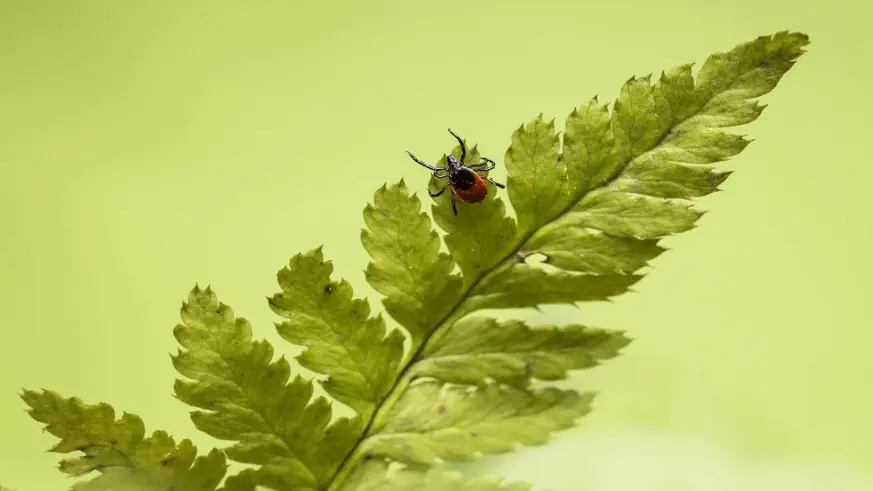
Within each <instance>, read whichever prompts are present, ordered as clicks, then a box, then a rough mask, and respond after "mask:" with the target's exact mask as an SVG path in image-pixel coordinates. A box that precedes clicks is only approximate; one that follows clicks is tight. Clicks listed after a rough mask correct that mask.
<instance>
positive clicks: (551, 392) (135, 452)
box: [22, 32, 809, 491]
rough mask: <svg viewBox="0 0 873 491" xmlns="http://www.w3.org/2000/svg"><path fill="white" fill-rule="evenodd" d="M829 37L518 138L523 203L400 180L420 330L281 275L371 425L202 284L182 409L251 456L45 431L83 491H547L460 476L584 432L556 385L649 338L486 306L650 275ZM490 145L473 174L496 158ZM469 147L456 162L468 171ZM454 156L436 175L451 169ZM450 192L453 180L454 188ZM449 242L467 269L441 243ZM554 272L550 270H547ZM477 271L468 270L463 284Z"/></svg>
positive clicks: (728, 56)
mask: <svg viewBox="0 0 873 491" xmlns="http://www.w3.org/2000/svg"><path fill="white" fill-rule="evenodd" d="M808 43H809V40H808V38H807V36H806V35H804V34H799V33H789V32H780V33H777V34H775V35H773V36H762V37H760V38H758V39H756V40H753V41H751V42H749V43H745V44H742V45H740V46H737V47H736V48H734V49H733V50H732V51H730V52H727V53H721V54H716V55H713V56H711V57H710V58H709V59H708V60H707V61H706V63H704V64H703V66H702V67H701V69H700V71H699V73H698V74H697V77H696V78H695V77H694V76H693V75H692V66H691V65H690V64H686V65H681V66H679V67H676V68H674V69H672V70H669V71H667V72H665V73H662V74H661V76H660V77H659V78H658V80H657V81H656V82H654V83H653V82H652V80H651V77H650V76H644V77H634V78H631V79H630V80H628V81H627V82H626V83H625V84H624V85H623V87H622V88H621V91H620V93H619V96H618V98H617V100H616V101H615V103H614V105H613V107H612V110H610V108H609V107H608V105H606V104H601V103H600V102H599V101H598V100H597V98H594V99H592V100H590V101H589V102H587V103H586V104H583V105H582V106H581V107H579V108H576V109H574V110H573V111H572V112H571V113H570V115H569V116H568V118H567V120H566V124H565V131H564V133H563V135H561V133H560V132H559V130H558V129H557V128H556V126H555V122H554V120H548V121H547V120H546V119H544V118H543V116H542V115H539V116H538V117H536V118H535V119H533V120H532V121H531V122H529V123H527V124H524V125H521V126H520V127H519V128H518V129H517V130H515V132H514V133H513V134H512V137H511V142H510V145H509V148H508V149H507V151H506V152H505V154H504V164H505V166H506V169H507V174H508V176H507V187H506V196H507V197H508V200H509V204H511V207H512V209H513V210H514V212H515V218H513V217H511V216H510V215H509V214H508V210H507V205H506V203H504V201H503V198H502V194H501V193H496V192H490V193H489V195H488V196H487V198H486V199H485V200H484V201H482V202H480V203H478V204H476V205H470V206H463V207H462V208H461V213H460V215H459V216H455V215H454V213H453V212H452V211H451V204H450V196H449V194H445V195H443V196H440V197H438V198H434V201H433V202H432V208H431V211H432V215H433V217H434V220H433V221H432V220H431V218H430V217H429V216H428V215H427V214H426V213H425V212H424V211H423V210H422V202H421V200H420V199H419V198H418V197H417V196H416V195H414V194H412V193H411V192H410V191H409V189H408V188H407V186H406V185H405V183H404V182H403V181H402V180H401V181H400V182H398V183H397V184H394V185H391V186H389V185H387V184H386V185H384V186H382V187H381V188H380V189H379V190H378V191H377V192H376V193H375V195H374V199H373V202H372V203H370V204H368V205H367V206H366V208H365V209H364V214H363V215H364V222H365V224H366V228H365V229H364V230H362V232H361V241H362V243H363V246H364V248H365V249H366V251H367V253H368V254H369V256H370V259H371V260H370V263H369V265H368V267H367V270H366V279H367V281H368V282H369V284H370V285H371V286H372V287H373V288H374V289H375V290H376V291H377V292H379V293H380V294H381V295H382V296H383V298H382V303H383V305H384V307H385V311H386V312H387V314H388V315H389V316H391V318H393V319H394V321H396V322H397V324H399V326H400V327H401V328H403V329H404V330H405V331H406V332H407V333H408V334H409V338H410V341H411V343H410V344H411V349H410V350H409V351H408V352H406V353H404V346H403V344H404V336H403V334H402V333H401V331H399V330H389V329H388V328H387V326H386V323H385V320H384V319H383V318H382V317H381V316H380V315H378V314H377V315H371V312H370V308H369V306H368V304H367V302H366V300H365V299H361V298H355V297H354V293H353V291H352V287H351V285H350V284H349V283H348V282H346V281H345V280H342V279H340V280H335V279H332V278H331V275H332V273H333V266H332V264H331V262H330V261H327V260H325V259H324V255H323V253H322V250H321V248H318V249H313V250H311V251H309V252H307V253H305V254H298V255H296V256H294V257H293V258H292V259H291V261H290V263H289V264H288V266H287V267H285V268H283V269H282V270H281V271H280V272H279V273H278V275H277V279H278V283H279V287H280V289H281V291H280V292H279V293H276V294H274V295H273V296H272V297H270V298H269V299H268V300H269V305H270V308H271V309H272V310H273V311H274V312H275V313H276V314H277V315H279V316H280V317H282V318H283V321H282V322H281V323H277V324H276V329H277V331H278V333H279V334H280V335H281V336H282V337H283V338H284V339H285V340H287V341H289V342H291V343H293V344H295V345H298V346H302V347H303V348H304V350H303V352H302V354H301V355H300V356H298V357H297V360H298V361H299V362H300V364H301V365H302V366H304V367H306V368H308V369H310V370H312V371H314V372H316V373H317V374H320V375H323V376H325V378H324V380H322V381H321V384H322V386H323V388H324V389H325V391H326V393H327V395H328V396H330V397H331V398H332V399H334V400H336V401H338V402H341V403H343V404H345V405H347V406H349V407H350V408H351V409H352V410H353V411H354V412H355V414H356V415H355V416H354V417H351V418H345V417H343V418H334V417H333V414H332V413H333V410H332V405H331V402H330V401H329V400H328V399H327V398H326V397H314V393H313V392H314V386H313V383H312V381H310V380H306V379H304V378H303V377H301V376H299V375H297V376H294V377H292V374H291V367H290V364H289V363H288V361H287V360H286V359H285V358H284V357H281V356H280V357H279V358H278V359H275V360H274V348H273V346H272V345H271V344H269V343H267V342H266V341H256V340H253V336H252V328H251V326H250V324H249V323H248V321H246V320H245V319H242V318H237V317H236V316H235V315H234V313H233V311H232V310H231V309H230V307H228V306H227V305H224V304H222V303H220V302H219V300H218V297H217V296H216V295H215V293H214V292H213V291H212V290H211V289H210V288H206V289H201V288H199V287H196V286H195V288H194V289H193V290H192V291H191V292H190V294H189V296H188V301H187V302H185V303H184V304H183V306H182V309H181V318H182V323H181V324H180V325H178V326H176V328H175V330H174V335H175V337H176V339H177V341H178V342H179V344H180V346H181V348H180V350H179V351H178V353H176V354H175V355H173V357H172V361H173V364H174V366H175V368H176V370H177V371H178V372H179V374H180V375H181V376H182V377H183V378H180V379H178V380H177V381H176V384H175V393H176V397H177V398H178V399H180V400H181V401H183V402H184V403H186V404H188V405H190V406H192V407H193V408H194V411H193V412H192V413H191V419H192V420H193V422H194V424H195V426H196V427H197V428H198V429H200V430H201V431H203V432H205V433H207V434H209V435H211V436H213V437H215V438H218V439H220V440H224V441H227V442H229V443H228V446H227V447H226V448H224V449H223V452H222V451H219V450H213V451H212V452H210V453H209V454H207V455H205V456H200V457H197V456H196V449H195V448H194V446H193V444H191V442H190V441H188V440H183V441H182V442H180V443H178V444H176V443H175V441H174V440H173V439H172V438H170V437H169V435H167V434H166V433H163V432H154V433H153V434H152V436H150V437H145V429H144V425H143V423H142V421H141V420H140V419H139V418H138V417H136V416H134V415H132V414H124V415H123V416H122V417H121V418H120V419H117V420H116V418H115V413H114V410H113V409H112V407H111V406H109V405H107V404H99V405H96V406H87V405H85V404H83V403H82V402H81V401H79V400H78V399H64V398H62V397H60V396H59V395H57V394H55V393H53V392H32V391H26V392H25V393H24V394H23V395H22V398H23V399H24V400H25V402H26V403H27V404H28V405H30V407H31V411H30V412H31V415H32V416H33V417H34V418H35V419H36V420H38V421H40V422H43V423H45V424H46V425H47V426H46V429H47V430H48V431H49V432H51V433H52V434H53V435H55V436H57V437H58V438H59V439H60V443H58V444H57V445H56V446H55V447H54V448H53V451H56V452H62V453H70V452H74V451H78V452H81V453H83V454H84V456H82V457H76V458H70V459H66V460H64V461H62V463H61V470H62V471H63V472H65V473H67V474H70V475H73V476H80V475H85V474H89V473H91V472H95V471H96V472H98V473H99V475H98V477H96V478H94V479H92V480H90V481H86V482H84V483H81V484H78V485H77V486H78V487H79V488H80V489H81V490H83V491H84V490H88V491H91V490H93V491H97V490H117V489H119V488H124V489H137V490H138V489H142V490H149V491H158V490H162V491H215V489H216V488H217V486H218V485H219V483H220V481H221V480H222V479H223V477H224V475H225V472H226V462H225V458H230V459H232V460H234V461H237V462H240V463H245V464H251V465H253V466H254V467H253V468H248V469H245V470H242V471H241V472H239V473H237V474H235V475H233V476H230V477H228V478H227V479H226V481H225V483H224V485H223V488H222V491H254V490H255V489H256V488H258V487H261V488H267V489H273V490H276V491H324V490H329V491H370V490H377V489H378V490H379V491H401V490H410V491H411V490H413V489H414V490H416V491H419V490H425V491H448V490H450V489H451V490H455V489H460V490H465V491H525V490H527V489H529V486H528V485H526V484H523V483H502V482H500V481H499V480H496V479H472V480H465V479H463V478H461V477H460V476H459V475H457V474H452V473H445V472H442V471H441V470H440V469H439V467H438V464H440V463H442V462H446V461H468V460H472V459H475V458H477V457H479V456H481V455H486V454H500V453H505V452H510V451H512V450H514V449H515V448H517V447H518V446H520V445H540V444H544V443H546V442H548V441H549V439H550V437H551V435H552V434H553V433H555V432H557V431H560V430H563V429H565V428H568V427H570V426H573V425H574V424H576V422H577V420H578V419H579V418H580V417H582V416H584V415H585V414H587V413H588V412H589V411H590V409H591V402H592V398H593V394H590V393H579V392H576V391H571V390H558V389H556V388H551V387H545V388H541V387H534V384H532V381H533V380H535V379H536V380H540V381H554V380H560V379H562V378H565V377H566V376H567V375H568V373H569V372H570V371H572V370H579V369H584V368H589V367H592V366H595V365H597V364H599V363H602V362H603V361H605V360H608V359H611V358H613V357H615V356H617V354H618V353H619V351H620V350H621V349H622V348H623V347H625V346H626V345H627V344H628V343H629V341H630V340H629V339H628V338H627V337H626V336H625V335H624V334H623V333H622V332H620V331H609V330H604V329H599V328H595V327H592V326H583V325H578V324H573V325H567V326H555V325H543V326H530V325H528V324H526V323H524V322H521V321H514V320H509V321H502V322H498V321H496V320H494V319H491V318H488V317H485V316H484V315H483V314H482V313H481V311H482V310H485V309H513V308H538V307H540V306H542V305H549V304H577V303H579V302H587V301H602V300H608V299H611V298H613V297H615V296H617V295H621V294H622V293H624V292H626V291H628V290H629V289H630V288H631V287H632V286H633V285H634V284H636V283H637V282H638V281H640V280H641V279H642V277H643V275H642V274H641V273H640V270H641V269H642V268H644V267H645V266H646V265H647V264H648V263H649V262H650V261H651V260H653V259H654V258H656V257H658V256H659V255H660V254H661V253H662V252H663V251H664V248H663V247H661V246H660V245H659V241H660V240H661V239H663V238H664V237H667V236H669V235H672V234H678V233H681V232H684V231H687V230H690V229H692V228H693V227H694V226H695V225H696V223H697V222H698V220H699V219H700V217H701V216H702V215H703V213H702V212H701V211H698V210H696V209H695V208H694V206H693V205H692V203H691V201H690V200H692V199H694V198H698V197H701V196H706V195H708V194H711V193H713V192H715V191H717V190H718V187H719V186H720V185H721V184H722V183H723V182H724V181H725V179H726V178H727V177H728V176H729V175H730V172H728V171H725V170H721V169H718V168H716V167H715V166H714V164H716V163H718V162H722V161H725V160H728V159H730V158H732V157H734V156H736V155H737V154H739V153H740V152H741V151H742V150H743V149H744V148H745V147H746V146H747V145H748V143H749V141H750V140H747V139H746V138H745V137H743V136H739V135H735V134H731V133H727V132H725V131H723V130H722V128H726V127H731V126H737V125H741V124H745V123H749V122H751V121H753V120H755V119H756V118H757V117H758V116H759V115H760V114H761V112H762V110H763V108H764V106H763V105H760V104H759V103H758V102H756V101H755V100H754V98H757V97H759V96H761V95H764V94H766V93H768V92H769V91H771V90H773V88H774V87H775V86H776V84H777V83H778V82H779V80H780V79H781V78H782V76H783V75H784V74H785V73H786V72H787V71H788V70H789V69H790V68H791V67H792V66H793V65H794V63H795V60H796V59H797V58H798V57H799V56H800V55H801V54H802V53H803V52H804V47H805V46H806V45H807V44H808ZM479 152H480V150H479V147H478V145H477V144H475V143H474V144H471V145H469V146H468V155H467V161H468V163H473V161H477V160H479V159H480V158H481V157H480V154H479ZM460 153H461V149H460V148H459V147H456V148H454V149H453V150H452V152H451V155H453V156H455V157H456V158H457V157H459V156H460ZM446 158H447V156H446V155H443V156H442V159H441V160H437V161H435V162H437V163H438V165H439V164H442V165H444V164H445V162H446ZM431 185H435V182H433V178H432V180H431ZM434 221H435V222H436V225H437V226H438V227H439V228H441V229H442V230H443V232H444V233H445V234H444V236H443V240H444V243H445V245H446V246H447V248H448V253H446V252H443V251H441V247H442V245H443V241H441V236H440V234H439V233H438V232H437V230H436V229H435V228H434ZM532 256H540V257H542V258H543V259H544V262H542V263H535V262H533V261H530V258H531V257H532ZM456 269H457V270H458V271H459V272H455V271H456Z"/></svg>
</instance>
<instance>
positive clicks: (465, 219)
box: [428, 144, 516, 287]
mask: <svg viewBox="0 0 873 491" xmlns="http://www.w3.org/2000/svg"><path fill="white" fill-rule="evenodd" d="M467 147H468V148H467V159H466V161H467V162H468V163H471V162H473V163H475V162H479V161H481V158H482V157H481V156H480V154H479V149H478V147H477V146H476V145H473V146H472V147H470V146H469V144H468V145H467ZM451 155H453V156H454V157H455V158H456V159H460V158H461V146H460V145H458V146H456V147H455V148H454V149H453V150H452V152H451ZM436 165H437V166H439V167H442V166H445V165H446V156H445V155H443V157H442V159H440V160H439V161H438V162H437V164H436ZM480 174H482V175H484V176H487V175H488V172H480ZM444 182H445V180H441V179H437V178H435V177H431V179H430V182H429V183H428V187H429V188H430V189H433V190H438V189H440V187H442V185H443V184H442V183H444ZM438 186H439V187H438ZM488 186H489V192H488V195H487V196H486V197H485V199H484V200H483V201H481V202H479V203H476V204H474V205H466V206H465V205H464V204H463V203H458V206H460V207H462V208H461V209H460V210H459V213H458V216H455V214H454V212H453V211H452V202H451V196H449V194H450V193H448V192H447V193H445V194H443V195H441V196H439V197H436V198H433V199H434V205H433V207H432V208H431V209H432V212H433V217H434V221H435V222H436V224H437V225H438V226H439V227H440V228H441V229H442V230H444V231H445V236H444V237H443V240H445V243H446V246H447V247H448V249H449V252H451V254H452V257H453V258H454V260H455V261H456V262H457V263H458V267H459V268H460V269H461V273H462V274H463V278H464V282H465V284H464V286H465V287H466V286H468V285H469V282H470V280H471V279H474V278H477V277H479V276H480V275H481V274H482V272H483V271H487V270H489V269H491V268H492V267H494V265H496V264H497V263H499V262H500V260H501V259H503V258H504V257H505V256H506V254H507V253H508V252H509V250H510V248H511V246H512V239H513V238H514V237H515V233H516V230H515V220H513V219H512V218H511V217H509V216H507V214H506V205H505V204H504V203H503V200H502V199H501V198H500V194H499V192H497V190H495V188H494V187H493V186H492V185H491V184H489V185H488Z"/></svg>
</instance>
